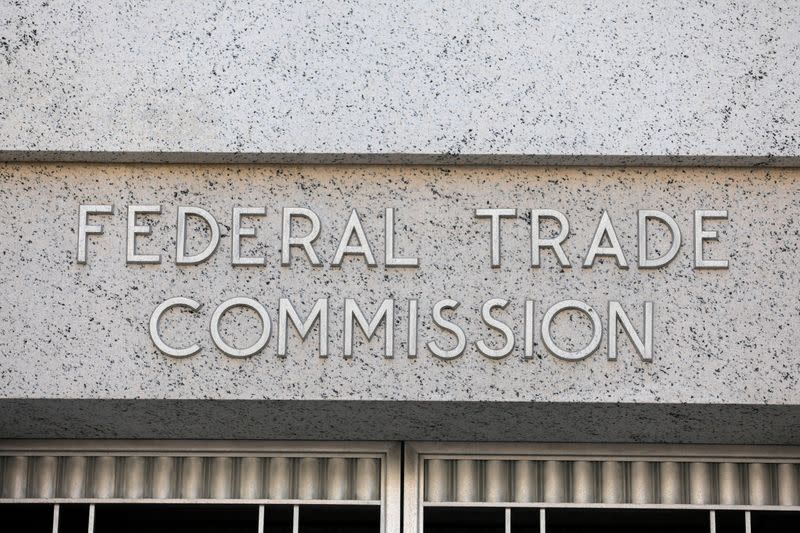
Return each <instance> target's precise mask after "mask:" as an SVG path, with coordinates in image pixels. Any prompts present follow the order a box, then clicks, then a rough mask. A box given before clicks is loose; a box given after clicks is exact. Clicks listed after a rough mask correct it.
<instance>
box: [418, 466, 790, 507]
mask: <svg viewBox="0 0 800 533" xmlns="http://www.w3.org/2000/svg"><path fill="white" fill-rule="evenodd" d="M424 487H425V495H424V498H425V501H426V502H430V503H435V502H442V503H451V502H497V503H503V502H505V503H512V502H516V503H553V504H559V503H567V504H599V503H603V504H650V505H659V504H664V505H754V506H797V505H799V504H800V466H799V465H798V464H796V463H737V462H681V461H554V460H548V461H533V460H530V461H529V460H505V459H485V460H479V459H433V458H431V459H427V460H426V461H425V483H424Z"/></svg>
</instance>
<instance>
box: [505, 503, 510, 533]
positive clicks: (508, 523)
mask: <svg viewBox="0 0 800 533" xmlns="http://www.w3.org/2000/svg"><path fill="white" fill-rule="evenodd" d="M506 533H511V507H506Z"/></svg>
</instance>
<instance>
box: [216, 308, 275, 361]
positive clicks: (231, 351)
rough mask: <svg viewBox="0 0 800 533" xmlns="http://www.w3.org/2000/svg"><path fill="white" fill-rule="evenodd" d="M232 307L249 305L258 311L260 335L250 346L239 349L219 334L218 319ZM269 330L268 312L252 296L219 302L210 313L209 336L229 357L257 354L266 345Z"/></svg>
mask: <svg viewBox="0 0 800 533" xmlns="http://www.w3.org/2000/svg"><path fill="white" fill-rule="evenodd" d="M232 307H249V308H250V309H252V310H254V311H255V312H256V313H258V316H259V318H260V319H261V330H262V331H261V337H260V338H259V339H258V340H257V341H256V342H255V344H253V345H252V346H249V347H247V348H242V349H239V348H234V347H233V346H231V345H230V344H228V343H227V342H225V341H224V340H222V336H221V335H220V334H219V320H220V319H221V318H222V315H223V314H225V312H226V311H227V310H228V309H230V308H232ZM271 330H272V323H271V321H270V319H269V314H267V310H266V309H264V306H263V305H261V304H260V303H258V302H257V301H255V300H253V299H252V298H244V297H236V298H231V299H229V300H225V301H224V302H222V303H221V304H219V307H217V308H216V309H215V310H214V314H213V315H211V338H212V339H213V341H214V344H216V345H217V348H219V349H220V350H222V353H224V354H225V355H227V356H230V357H250V356H251V355H255V354H257V353H258V352H260V351H261V350H262V349H263V348H264V346H266V345H267V341H268V340H269V335H270V332H271Z"/></svg>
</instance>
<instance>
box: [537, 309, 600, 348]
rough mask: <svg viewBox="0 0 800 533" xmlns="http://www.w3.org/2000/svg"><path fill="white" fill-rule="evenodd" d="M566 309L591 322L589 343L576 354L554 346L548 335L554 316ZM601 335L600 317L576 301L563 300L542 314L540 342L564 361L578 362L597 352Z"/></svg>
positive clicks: (551, 338)
mask: <svg viewBox="0 0 800 533" xmlns="http://www.w3.org/2000/svg"><path fill="white" fill-rule="evenodd" d="M568 309H575V310H577V311H583V312H584V313H586V315H588V317H589V319H590V320H591V321H592V340H591V341H589V344H587V345H586V347H585V348H583V349H582V350H579V351H577V352H568V351H566V350H562V349H561V348H559V347H558V346H557V345H556V343H555V342H553V337H552V336H551V335H550V325H551V324H552V322H553V319H554V318H555V316H556V315H557V314H558V313H560V312H562V311H566V310H568ZM602 335H603V325H602V323H601V322H600V316H599V315H598V314H597V311H595V310H594V309H592V308H591V307H590V306H588V305H587V304H585V303H583V302H581V301H578V300H563V301H561V302H558V303H556V304H555V305H553V306H552V307H551V308H550V309H548V310H547V312H546V313H545V314H544V318H543V319H542V341H544V345H545V346H546V347H547V349H548V350H550V352H551V353H552V354H553V355H555V356H556V357H558V358H559V359H564V360H566V361H580V360H581V359H585V358H587V357H589V356H590V355H592V353H594V351H595V350H597V347H598V346H600V338H601V337H602Z"/></svg>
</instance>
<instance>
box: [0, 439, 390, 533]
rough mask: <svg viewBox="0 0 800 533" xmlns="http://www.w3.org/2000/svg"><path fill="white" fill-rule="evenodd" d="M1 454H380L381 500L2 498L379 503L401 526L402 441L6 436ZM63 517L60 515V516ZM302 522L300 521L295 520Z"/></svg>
mask: <svg viewBox="0 0 800 533" xmlns="http://www.w3.org/2000/svg"><path fill="white" fill-rule="evenodd" d="M0 456H23V457H37V456H86V457H102V456H112V457H116V456H148V457H193V456H198V457H287V458H296V457H299V458H302V457H311V458H322V457H324V458H330V457H348V458H352V457H354V456H355V457H359V458H362V457H363V458H376V459H379V461H380V499H379V500H329V499H269V498H263V499H208V498H189V499H184V498H164V499H154V498H92V497H81V498H61V497H56V498H2V499H0V504H3V503H22V504H25V503H31V504H33V503H49V504H55V506H56V507H55V509H54V512H55V513H56V516H57V513H58V510H57V509H58V505H59V504H70V503H78V504H80V503H83V504H90V506H91V507H90V509H91V508H93V507H94V505H95V504H120V503H124V504H176V503H180V504H206V505H230V504H236V505H240V504H241V505H258V506H259V520H260V521H263V506H264V505H293V506H294V507H295V510H294V515H295V518H296V515H297V510H298V508H299V506H300V505H375V506H377V505H379V506H380V522H381V523H380V528H381V529H380V531H381V533H400V531H401V512H402V509H401V486H402V478H401V471H402V470H401V468H402V465H401V444H400V443H399V442H384V441H359V442H351V441H255V440H236V441H226V440H208V441H193V440H16V439H14V440H10V439H7V440H6V439H0ZM56 520H57V518H56ZM295 526H296V523H295Z"/></svg>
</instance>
